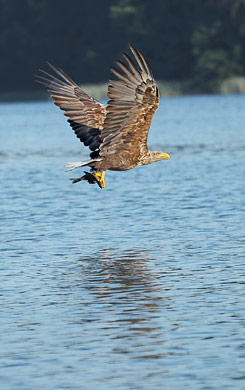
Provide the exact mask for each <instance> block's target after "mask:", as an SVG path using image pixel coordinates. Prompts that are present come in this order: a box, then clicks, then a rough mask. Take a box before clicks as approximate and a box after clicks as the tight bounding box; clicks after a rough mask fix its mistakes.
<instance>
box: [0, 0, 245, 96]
mask: <svg viewBox="0 0 245 390" xmlns="http://www.w3.org/2000/svg"><path fill="white" fill-rule="evenodd" d="M0 9H1V13H0V53H1V61H0V70H1V74H2V75H4V77H2V82H1V91H2V92H9V91H21V90H26V91H27V90H31V89H36V90H38V86H36V85H35V83H34V82H33V75H34V74H35V73H36V72H37V69H38V68H45V62H46V61H47V60H48V61H50V62H53V63H54V64H55V65H57V66H60V67H61V68H63V69H64V70H65V71H66V72H67V73H68V74H70V75H71V76H72V77H73V79H74V80H76V81H77V82H78V83H82V84H91V83H101V82H104V81H106V80H108V79H109V77H110V73H109V70H108V69H109V67H110V66H111V65H112V64H113V63H114V59H115V58H116V57H117V56H119V54H120V52H121V51H122V50H123V51H125V50H127V44H128V42H131V43H133V44H134V45H135V46H136V47H137V48H139V49H140V50H141V51H142V52H143V53H144V54H145V56H146V58H147V59H148V60H149V62H150V65H151V67H152V69H153V71H154V75H155V77H156V79H158V80H165V86H166V89H167V90H169V91H170V93H174V94H175V93H178V91H179V90H182V91H184V92H190V91H194V92H214V91H218V90H220V87H221V85H222V83H223V81H224V80H226V79H230V78H234V77H242V76H244V63H245V50H244V41H245V27H244V26H245V12H244V10H245V0H233V1H230V0H219V1H213V0H186V1H182V2H181V1H179V0H155V1H151V2H150V1H147V0H103V1H100V0H90V1H89V2H84V1H80V0H73V1H72V2H70V3H67V1H65V0H60V1H59V2H58V3H57V2H53V1H49V0H39V1H34V0H22V1H18V0H11V1H9V0H0ZM163 85H164V84H163ZM180 86H181V87H180ZM171 91H172V92H171Z"/></svg>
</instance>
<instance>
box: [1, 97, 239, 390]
mask: <svg viewBox="0 0 245 390" xmlns="http://www.w3.org/2000/svg"><path fill="white" fill-rule="evenodd" d="M244 104H245V96H203V97H183V98H169V99H166V98H165V99H162V100H161V105H160V108H159V110H158V111H157V113H156V116H155V118H154V121H153V124H152V129H151V132H150V136H149V146H150V148H151V149H157V150H159V149H162V150H163V151H164V152H168V153H170V154H171V160H170V161H161V162H158V163H155V164H152V165H149V166H146V167H139V168H136V169H134V170H131V171H127V172H107V174H106V183H107V187H106V189H103V190H100V189H99V188H98V187H97V186H95V185H88V183H78V184H76V185H72V184H71V182H70V181H69V180H68V178H70V177H74V176H75V177H76V175H78V176H79V175H80V173H82V172H81V171H79V170H78V171H77V172H76V171H74V172H71V173H64V170H63V166H64V165H65V163H66V162H67V161H82V160H83V159H87V155H88V154H87V149H86V148H84V147H83V146H82V144H81V143H79V141H78V140H77V139H76V137H75V136H74V135H73V134H72V130H71V129H70V128H69V126H68V124H67V123H66V121H65V119H64V117H63V115H62V113H61V112H60V111H59V110H58V109H57V108H56V107H54V106H53V105H52V104H51V103H50V102H45V103H16V104H1V105H0V118H1V122H0V123H1V130H0V145H1V149H0V175H1V188H0V228H1V243H0V250H1V265H0V268H1V270H0V275H1V311H0V324H1V336H0V337H1V352H0V354H1V366H0V382H1V384H2V388H4V389H5V390H10V389H11V390H17V389H18V390H29V389H30V390H32V389H35V390H36V389H46V390H51V389H52V390H54V389H57V390H60V389H71V390H75V389H102V390H114V389H119V390H129V389H130V390H131V389H132V390H133V389H135V390H142V389H143V390H146V389H147V390H148V389H151V390H155V389H156V390H157V389H162V388H164V389H183V388H185V387H186V388H188V389H194V390H196V389H205V390H207V389H222V390H223V389H243V388H244V386H245V383H244V379H245V376H244V355H245V354H244V345H245V337H244V241H245V240H244V213H243V212H242V211H243V210H244V188H245V187H244V151H245V139H244V130H245V111H244Z"/></svg>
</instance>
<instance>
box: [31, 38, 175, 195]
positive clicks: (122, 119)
mask: <svg viewBox="0 0 245 390" xmlns="http://www.w3.org/2000/svg"><path fill="white" fill-rule="evenodd" d="M129 46H130V49H131V51H132V53H133V55H134V57H135V59H136V61H137V65H136V64H135V63H134V62H133V61H132V60H131V58H130V57H129V56H128V55H127V54H123V57H124V60H125V61H126V64H125V63H123V62H121V61H117V65H118V67H119V68H120V71H119V70H117V69H115V68H111V70H112V72H113V73H114V74H115V75H116V76H117V78H118V79H117V80H110V84H109V87H108V97H109V101H108V104H107V106H105V105H104V104H102V103H100V102H98V101H97V100H95V99H93V98H92V97H90V96H88V95H87V94H86V93H85V92H84V91H83V90H82V89H81V88H80V87H79V86H78V85H77V84H76V83H74V81H73V80H71V79H70V78H69V77H68V76H67V75H66V74H65V73H64V72H63V71H61V70H58V69H56V68H55V67H54V66H53V65H51V64H49V65H50V67H51V68H52V69H53V70H54V71H55V72H56V73H57V75H58V76H59V77H60V78H59V79H58V78H56V77H54V76H52V75H50V74H48V73H46V72H44V71H42V73H44V74H45V76H46V77H43V76H38V79H39V82H41V83H42V84H44V85H45V86H47V87H48V88H49V92H51V97H52V98H53V99H54V103H55V104H56V105H57V106H59V107H60V108H61V109H62V110H64V111H65V115H66V116H68V117H69V119H68V122H69V123H70V125H71V127H72V128H73V130H74V132H75V133H76V136H77V137H78V138H79V139H80V141H81V142H83V143H84V145H85V146H89V148H90V150H91V151H92V152H91V153H90V160H88V161H85V162H81V163H80V162H79V163H68V165H67V168H68V170H72V169H75V168H79V167H83V166H89V167H90V168H91V170H92V172H95V174H94V178H95V180H94V182H95V183H96V182H97V183H99V185H100V187H101V188H103V187H105V181H104V176H105V171H106V170H112V171H124V170H128V169H132V168H135V167H137V166H139V165H146V164H150V163H152V162H155V161H159V160H162V159H169V158H170V156H169V155H168V154H167V153H163V152H160V151H153V152H150V151H149V150H148V147H147V137H148V132H149V129H150V125H151V121H152V118H153V115H154V113H155V111H156V109H157V107H158V105H159V94H158V90H157V86H156V83H155V81H154V79H153V76H152V73H151V70H150V68H149V66H148V65H147V63H146V61H145V59H144V57H143V55H142V54H141V53H140V52H139V51H138V50H136V49H134V48H133V47H132V46H131V45H129ZM80 180H88V182H89V183H93V180H92V178H91V174H89V173H86V174H85V175H84V176H82V177H81V178H79V179H73V182H77V181H80ZM98 180H99V181H98Z"/></svg>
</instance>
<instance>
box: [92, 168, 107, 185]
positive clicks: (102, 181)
mask: <svg viewBox="0 0 245 390" xmlns="http://www.w3.org/2000/svg"><path fill="white" fill-rule="evenodd" d="M95 176H97V177H98V178H99V181H100V182H101V185H102V188H105V187H106V184H105V171H102V173H99V171H97V172H96V173H95Z"/></svg>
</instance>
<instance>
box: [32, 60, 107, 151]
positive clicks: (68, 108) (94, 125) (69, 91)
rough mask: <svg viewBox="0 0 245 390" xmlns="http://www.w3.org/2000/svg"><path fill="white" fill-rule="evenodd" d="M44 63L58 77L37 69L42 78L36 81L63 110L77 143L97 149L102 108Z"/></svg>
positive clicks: (101, 126)
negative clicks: (77, 140) (43, 86)
mask: <svg viewBox="0 0 245 390" xmlns="http://www.w3.org/2000/svg"><path fill="white" fill-rule="evenodd" d="M48 64H49V66H50V67H51V68H52V69H53V71H54V72H55V73H56V74H57V75H58V76H59V77H60V78H57V77H54V76H53V75H51V74H49V73H47V72H45V71H43V70H40V72H41V73H42V75H38V76H36V77H37V81H38V82H39V83H41V84H43V85H45V86H46V87H47V88H48V91H49V92H50V93H51V97H52V98H53V100H54V103H55V104H56V105H57V106H58V107H60V108H61V109H62V110H64V111H65V115H66V116H68V117H69V119H68V122H69V123H70V125H71V127H72V128H73V130H74V132H75V133H76V136H77V137H78V138H79V139H80V141H81V142H83V143H84V145H85V146H89V148H90V149H91V150H93V151H94V150H96V149H98V148H99V145H100V143H101V130H102V128H103V123H104V120H105V117H106V107H105V106H104V104H102V103H100V102H98V101H97V100H95V99H93V98H92V97H90V96H89V95H87V94H86V93H85V92H84V91H83V90H82V89H81V88H80V87H79V86H78V85H77V84H76V83H75V82H74V81H73V80H72V79H71V78H70V77H69V76H67V75H66V74H65V73H64V72H63V71H62V70H60V69H57V68H56V67H55V66H53V65H51V64H50V63H48Z"/></svg>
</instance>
